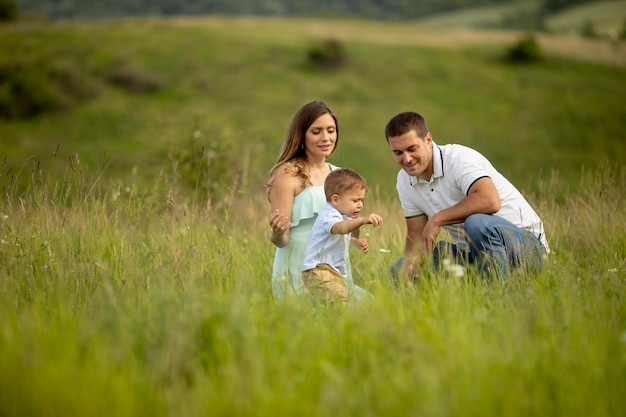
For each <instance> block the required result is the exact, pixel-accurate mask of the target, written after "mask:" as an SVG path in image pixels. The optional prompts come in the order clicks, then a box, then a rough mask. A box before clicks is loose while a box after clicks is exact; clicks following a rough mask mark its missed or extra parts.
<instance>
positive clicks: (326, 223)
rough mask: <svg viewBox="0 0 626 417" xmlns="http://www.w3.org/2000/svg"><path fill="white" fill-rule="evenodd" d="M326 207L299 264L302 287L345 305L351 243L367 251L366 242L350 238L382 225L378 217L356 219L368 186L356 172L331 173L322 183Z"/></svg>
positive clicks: (341, 170)
mask: <svg viewBox="0 0 626 417" xmlns="http://www.w3.org/2000/svg"><path fill="white" fill-rule="evenodd" d="M324 192H325V194H326V204H325V205H324V206H323V207H322V209H321V210H320V213H319V215H318V216H317V219H316V220H315V223H314V224H313V229H312V231H311V237H310V239H309V243H308V245H307V248H306V252H305V254H304V261H303V263H302V271H303V272H302V281H303V283H304V285H305V287H306V288H307V289H308V290H309V291H310V292H311V293H312V294H313V295H314V296H315V297H317V298H318V299H320V300H321V301H322V302H324V303H330V304H334V303H336V302H338V303H341V304H347V303H348V292H347V290H346V282H345V280H346V277H347V276H348V272H347V268H349V266H348V265H349V256H350V255H349V252H348V249H349V246H350V242H352V243H354V244H356V245H357V246H358V247H359V248H360V249H361V250H362V251H363V252H365V253H367V252H368V251H369V246H368V244H367V241H366V240H365V239H359V238H358V237H352V232H354V231H356V233H355V234H356V235H357V236H358V231H359V228H360V227H361V226H363V225H365V224H371V225H373V226H374V227H377V226H380V225H382V224H383V219H382V217H380V216H379V215H378V214H373V213H372V214H369V215H367V216H365V217H359V214H360V213H361V209H363V201H364V200H365V194H366V193H367V183H366V182H365V179H364V178H363V177H362V176H361V175H359V174H358V173H357V172H355V171H353V170H351V169H348V168H341V169H336V170H334V171H332V172H331V173H330V174H328V176H327V177H326V181H325V182H324Z"/></svg>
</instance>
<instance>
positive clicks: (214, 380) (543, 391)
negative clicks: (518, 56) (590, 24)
mask: <svg viewBox="0 0 626 417" xmlns="http://www.w3.org/2000/svg"><path fill="white" fill-rule="evenodd" d="M458 33H465V35H467V36H465V35H463V36H460V35H459V34H458ZM522 35H523V34H518V33H506V34H503V33H498V32H467V33H466V32H455V31H449V32H447V33H441V34H440V33H438V32H433V31H432V29H428V28H426V27H423V26H420V25H417V24H408V23H405V24H397V25H391V24H381V23H373V22H360V21H352V20H350V21H342V20H328V21H321V20H307V19H302V20H291V21H283V20H280V19H267V20H262V19H225V18H210V19H209V18H207V19H178V20H170V21H166V20H152V19H146V20H128V21H116V22H110V21H102V22H74V23H57V24H32V23H31V24H28V25H26V24H24V25H14V26H5V27H2V28H0V70H2V69H4V68H7V67H11V68H13V69H15V68H18V69H19V70H20V71H23V74H24V77H25V78H24V79H25V80H26V81H23V82H24V83H25V84H28V83H33V84H36V83H39V84H36V85H39V86H41V89H40V90H39V91H43V90H42V89H43V88H48V89H50V91H53V92H52V93H50V96H49V99H50V100H52V99H54V98H55V97H57V98H58V96H57V95H55V94H65V95H63V96H62V101H61V102H62V104H63V106H61V108H60V110H58V111H57V112H53V113H44V114H41V115H39V116H37V117H35V118H33V119H26V120H18V119H15V120H3V121H1V122H0V187H1V188H2V197H0V283H1V285H0V415H10V416H32V415H80V416H101V415H116V416H145V415H154V416H159V415H163V416H165V415H167V416H181V417H182V416H184V417H188V416H201V415H204V416H206V415H229V416H239V415H241V416H244V415H245V416H257V415H258V416H265V415H277V416H294V415H298V416H329V415H333V416H335V415H336V416H344V415H345V416H355V415H359V416H381V415H385V416H386V415H390V416H394V415H416V416H417V415H419V416H456V415H465V416H481V417H484V416H502V415H505V416H518V415H519V416H529V415H550V416H568V417H570V416H589V415H593V416H616V415H622V414H624V412H625V411H626V399H625V398H624V395H623V394H624V392H625V391H626V303H625V295H626V294H625V289H624V285H625V284H626V283H625V278H626V269H625V268H626V265H625V264H626V233H624V224H626V211H625V210H624V208H623V207H624V206H625V204H626V201H625V199H626V192H625V191H626V170H625V169H624V163H625V162H626V151H625V148H624V146H623V140H624V136H625V133H626V124H625V123H626V122H625V121H624V117H623V116H624V114H626V100H624V97H626V84H624V79H626V77H625V75H626V66H624V65H622V64H621V63H620V62H622V61H621V60H622V59H623V55H624V49H623V45H622V46H619V45H618V46H617V47H615V48H614V49H610V48H609V49H608V52H607V54H608V55H604V54H601V55H598V54H597V53H598V51H604V49H603V48H604V47H605V44H604V43H603V42H602V41H593V42H590V43H589V41H586V42H581V43H577V41H576V40H572V39H571V38H569V37H568V38H565V37H564V38H560V37H553V36H549V37H548V36H546V37H543V36H542V37H540V38H539V41H540V43H541V44H542V45H544V46H545V52H546V56H547V58H546V60H545V61H544V62H542V63H538V64H535V65H529V66H511V65H509V64H505V63H503V62H502V61H501V60H500V57H501V56H502V55H503V54H504V51H505V50H506V48H507V47H509V46H510V45H511V43H512V42H513V41H515V39H517V38H518V37H519V36H522ZM327 39H336V40H338V41H339V42H340V43H341V45H342V46H343V47H344V48H345V53H346V58H347V60H346V63H345V65H344V66H343V67H341V68H340V69H338V70H336V71H326V70H321V69H317V68H314V67H312V66H311V65H310V62H309V61H308V60H307V51H308V50H310V48H311V47H313V46H316V45H319V43H320V42H322V41H324V40H327ZM594 54H595V55H594ZM607 57H608V58H607ZM16 63H18V64H19V66H17V67H14V66H11V65H15V64H16ZM0 74H2V73H1V72H0ZM51 74H52V75H54V76H52V75H51ZM27 77H30V78H27ZM55 77H57V78H55ZM59 79H61V80H64V81H63V82H64V83H65V84H63V83H57V84H55V82H57V81H58V80H59ZM33 80H35V81H33ZM55 80H56V81H55ZM28 85H32V84H28ZM58 85H64V86H65V87H63V88H61V87H59V88H58V89H57V90H54V88H53V87H54V86H58ZM51 86H52V87H51ZM68 86H69V87H68ZM70 87H71V88H70ZM55 88H56V87H55ZM64 88H65V89H64ZM72 88H73V89H72ZM151 88H154V90H153V91H151V92H149V91H148V92H145V91H144V90H145V89H147V90H150V89H151ZM142 89H144V90H142ZM46 91H47V90H46ZM77 91H78V92H79V93H82V94H85V95H88V96H89V97H90V98H89V99H86V100H82V99H80V100H79V99H77V98H76V97H78V96H77V95H72V94H73V93H72V92H74V93H76V92H77ZM140 91H144V92H140ZM71 93H72V94H71ZM87 93H90V95H89V94H87ZM6 94H7V93H6V90H2V91H0V102H1V101H2V100H3V99H5V98H6V97H7V95H6ZM313 99H323V100H325V101H327V102H328V103H329V104H330V105H331V107H333V108H334V109H335V111H336V112H337V114H338V117H339V120H340V131H341V133H340V138H341V139H340V141H341V144H340V148H339V150H338V152H337V153H336V155H334V156H333V162H334V163H336V164H338V165H343V166H350V167H352V168H355V169H357V170H359V171H361V172H362V173H363V174H364V176H365V177H366V179H367V180H368V183H369V185H370V190H371V192H370V193H369V195H368V199H367V201H366V210H371V211H375V212H377V213H380V214H381V215H382V216H383V218H384V219H385V225H384V227H382V228H380V229H376V230H368V231H367V232H368V239H369V243H370V247H371V251H370V253H369V254H367V255H363V254H362V253H358V252H353V253H352V262H353V268H354V274H355V279H356V280H357V282H358V283H359V285H362V286H363V287H365V288H366V289H368V290H369V291H370V292H371V293H372V294H373V295H374V296H375V299H374V300H373V301H372V302H371V303H368V304H365V305H354V306H352V307H351V308H348V309H345V310H342V311H335V310H327V309H321V308H319V307H316V306H313V305H311V304H309V303H308V302H302V301H300V302H286V303H282V304H279V303H276V302H274V300H273V299H272V296H271V289H270V275H271V264H272V259H273V254H274V249H273V247H272V246H271V244H270V242H269V240H268V236H267V235H268V228H267V221H266V217H267V214H268V213H267V212H268V210H269V204H268V203H267V200H266V198H265V195H264V190H263V187H262V185H263V182H264V180H265V174H266V172H267V170H268V169H269V168H270V166H271V164H272V162H273V159H274V158H275V157H276V154H277V152H278V149H279V146H280V143H281V141H282V137H283V135H284V132H285V130H286V128H287V125H288V123H289V121H290V119H291V117H292V115H293V113H294V112H295V110H296V109H297V108H298V107H299V106H300V105H301V104H303V103H305V102H307V101H309V100H313ZM407 109H413V110H417V111H419V112H421V113H423V114H424V115H425V116H426V118H427V120H428V121H429V124H430V128H431V131H432V132H433V135H434V137H435V140H436V141H438V142H440V143H450V142H459V143H464V144H467V145H470V146H473V147H475V148H477V149H479V150H480V151H482V152H483V153H484V154H486V155H487V156H488V157H489V158H491V159H492V161H493V162H494V165H495V166H496V167H497V168H498V169H499V170H500V171H501V172H503V173H504V174H505V175H506V176H508V177H509V178H510V179H511V180H512V181H513V182H514V183H515V184H516V185H517V186H518V188H520V189H521V190H522V191H523V192H524V193H525V194H526V195H527V196H528V199H529V200H530V201H531V203H532V204H533V205H534V206H535V208H536V209H537V211H538V212H539V213H540V215H541V216H542V218H543V220H544V222H545V225H546V230H547V234H548V239H549V242H550V245H551V248H552V250H553V253H552V254H551V255H550V256H549V258H548V259H547V262H546V266H545V269H544V271H543V272H542V273H541V274H540V275H539V276H537V277H526V276H514V277H512V278H511V279H510V280H509V281H507V282H505V283H500V284H486V283H476V282H473V280H472V279H471V278H472V277H471V274H470V276H469V277H468V278H467V279H453V278H451V277H447V276H431V277H429V278H428V279H426V280H424V281H422V282H421V283H420V284H419V285H416V286H412V287H406V286H404V285H401V286H396V285H394V284H393V283H392V282H390V281H389V279H388V274H387V270H388V267H389V265H390V263H391V262H393V261H394V260H395V259H396V257H398V256H400V254H401V252H402V244H403V239H404V235H403V233H404V221H403V219H402V214H401V212H400V207H399V204H398V202H397V201H396V198H395V195H394V178H395V173H396V172H397V168H396V166H395V165H394V164H395V162H394V161H393V158H392V157H391V155H390V154H389V153H388V150H387V148H386V146H387V145H386V143H385V140H384V136H383V129H384V125H385V123H386V121H387V120H388V119H389V118H390V117H391V116H393V115H394V114H396V113H397V112H399V111H403V110H407Z"/></svg>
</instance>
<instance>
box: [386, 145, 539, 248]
mask: <svg viewBox="0 0 626 417" xmlns="http://www.w3.org/2000/svg"><path fill="white" fill-rule="evenodd" d="M484 177H489V178H491V180H492V181H493V183H494V184H495V186H496V189H497V190H498V194H499V195H500V200H501V207H500V210H499V211H498V212H497V213H495V215H496V216H500V217H502V218H504V219H506V220H508V221H510V222H511V223H513V224H515V225H516V226H518V227H520V228H522V229H526V230H528V231H530V232H531V233H532V234H534V235H535V236H536V237H537V238H538V239H539V240H540V241H541V244H542V245H543V247H544V248H545V250H546V252H549V251H550V249H549V248H548V242H547V240H546V237H545V233H544V229H543V222H542V221H541V219H540V218H539V216H538V215H537V213H535V210H533V208H532V207H531V206H530V204H529V203H528V202H527V201H526V199H525V198H524V196H522V194H521V193H520V192H519V191H518V190H517V188H515V186H513V184H511V183H510V182H509V181H508V180H507V179H506V178H505V177H504V176H503V175H502V174H500V173H499V172H498V171H497V170H496V169H495V168H494V167H493V166H492V165H491V163H490V162H489V160H487V158H485V157H484V156H483V155H482V154H480V153H479V152H477V151H475V150H474V149H471V148H468V147H467V146H463V145H456V144H453V145H442V146H438V145H437V144H435V142H433V176H432V177H431V179H430V181H424V180H422V179H420V178H419V177H416V176H410V175H409V174H407V172H406V171H405V170H403V169H401V170H400V172H398V179H397V183H396V189H397V191H398V196H399V198H400V204H401V205H402V209H403V210H404V216H405V217H406V218H409V217H415V216H419V215H422V214H425V215H426V216H428V217H432V216H434V215H435V213H437V212H439V211H441V210H443V209H446V208H448V207H451V206H453V205H455V204H457V203H458V202H459V201H461V200H462V199H464V198H465V197H466V196H467V193H468V192H469V189H470V187H471V186H472V184H474V183H475V182H476V181H478V180H479V179H481V178H484ZM444 228H445V229H446V230H447V231H448V232H450V235H451V236H452V238H453V239H454V240H455V241H457V242H459V241H461V240H464V239H463V224H462V223H461V224H454V225H449V226H444Z"/></svg>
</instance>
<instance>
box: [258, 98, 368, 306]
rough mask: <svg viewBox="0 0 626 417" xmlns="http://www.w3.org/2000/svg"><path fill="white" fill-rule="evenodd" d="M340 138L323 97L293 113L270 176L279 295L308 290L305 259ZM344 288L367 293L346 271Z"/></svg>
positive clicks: (275, 282)
mask: <svg viewBox="0 0 626 417" xmlns="http://www.w3.org/2000/svg"><path fill="white" fill-rule="evenodd" d="M338 140H339V126H338V124H337V117H336V116H335V114H334V113H333V111H332V110H331V109H330V108H329V107H328V106H327V105H326V104H325V103H323V102H321V101H312V102H310V103H307V104H305V105H304V106H303V107H301V108H300V110H298V112H297V113H296V114H295V116H294V118H293V120H292V121H291V125H290V126H289V130H288V131H287V135H286V136H285V141H284V143H283V147H282V150H281V152H280V156H279V157H278V160H277V161H276V163H275V164H274V166H273V167H272V169H271V170H270V174H269V180H268V181H267V184H266V186H267V191H268V198H269V201H270V204H271V215H270V217H269V225H270V227H271V234H270V240H271V241H272V243H273V244H274V245H276V247H277V249H276V256H275V257H274V267H273V271H272V292H273V294H274V296H275V297H276V298H278V299H281V300H282V299H283V298H285V297H286V296H287V295H288V294H295V295H305V294H308V291H307V290H306V288H305V287H304V284H303V283H302V261H303V259H304V251H305V248H306V244H307V242H308V240H309V236H310V234H311V228H312V227H313V223H314V222H315V219H316V218H317V214H318V213H319V210H320V208H321V207H322V206H323V205H324V204H325V203H326V196H325V194H324V180H325V179H326V176H327V175H328V174H329V173H330V172H331V171H332V170H334V169H337V168H338V167H336V166H334V165H332V164H329V163H328V162H326V158H328V157H329V156H330V155H332V153H333V152H334V151H335V149H336V147H337V143H338ZM346 287H347V288H348V291H349V294H350V295H352V296H353V297H355V298H356V299H361V298H363V297H366V296H367V292H366V291H365V290H363V289H362V288H360V287H357V286H356V285H354V283H353V281H352V273H351V271H350V270H348V279H347V280H346Z"/></svg>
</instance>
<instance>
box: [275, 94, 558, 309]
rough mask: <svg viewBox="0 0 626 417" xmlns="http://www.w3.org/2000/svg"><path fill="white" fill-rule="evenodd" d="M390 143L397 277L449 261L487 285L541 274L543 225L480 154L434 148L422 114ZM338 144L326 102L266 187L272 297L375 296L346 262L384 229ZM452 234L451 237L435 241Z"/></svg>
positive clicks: (307, 119)
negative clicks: (375, 230)
mask: <svg viewBox="0 0 626 417" xmlns="http://www.w3.org/2000/svg"><path fill="white" fill-rule="evenodd" d="M385 137H386V139H387V144H388V146H389V149H390V151H391V154H392V155H393V157H394V158H395V160H396V162H398V165H400V168H401V169H400V171H399V172H398V177H397V183H396V189H397V192H398V197H399V199H400V204H401V206H402V210H403V211H404V217H405V219H406V230H407V232H406V243H405V250H404V256H402V257H401V258H399V259H398V260H397V261H396V262H395V263H394V264H393V265H391V267H390V270H391V273H392V274H393V275H394V276H395V277H398V278H400V279H402V278H403V279H405V280H407V281H412V280H415V279H418V278H419V276H420V269H421V268H422V267H424V265H429V263H426V262H425V261H427V260H431V259H432V261H433V262H432V265H433V267H434V268H441V266H442V263H443V262H442V260H443V259H452V260H453V261H454V262H456V263H467V264H475V265H476V267H477V268H478V271H479V272H480V273H481V274H482V276H483V277H484V278H485V279H503V278H506V277H507V275H508V274H509V273H510V271H511V270H513V269H517V268H522V269H524V270H526V271H527V272H529V273H536V272H538V271H540V269H541V264H542V260H543V256H544V255H545V254H546V253H548V252H549V248H548V243H547V240H546V237H545V233H544V230H543V223H542V221H541V219H540V218H539V216H538V215H537V213H536V212H535V210H534V209H533V208H532V207H531V206H530V204H529V203H528V202H527V201H526V199H525V198H524V197H523V196H522V194H521V193H520V192H519V191H518V190H517V188H515V187H514V186H513V185H512V184H511V183H510V182H509V181H508V180H507V179H506V178H505V177H504V176H502V174H500V173H499V172H498V171H497V170H496V169H495V168H494V167H493V166H492V165H491V163H490V162H489V161H488V160H487V159H486V158H485V157H484V156H483V155H481V154H480V153H479V152H477V151H475V150H473V149H471V148H468V147H466V146H462V145H456V144H454V145H437V144H436V143H435V141H434V140H433V137H432V135H431V133H430V131H429V130H428V127H427V125H426V121H425V120H424V118H423V117H422V116H421V115H420V114H418V113H415V112H410V111H409V112H403V113H399V114H397V115H396V116H394V117H392V118H391V119H390V120H389V122H388V123H387V126H386V127H385ZM338 141H339V125H338V122H337V117H336V115H335V114H334V112H333V111H332V110H331V109H330V108H329V107H328V106H327V105H326V104H325V103H324V102H321V101H313V102H310V103H307V104H305V105H304V106H303V107H302V108H300V109H299V110H298V112H297V113H296V115H295V116H294V118H293V120H292V122H291V125H290V126H289V129H288V131H287V134H286V136H285V140H284V143H283V146H282V150H281V152H280V155H279V157H278V159H277V161H276V163H275V164H274V166H273V167H272V169H271V170H270V174H269V180H268V181H267V184H266V185H267V190H268V198H269V201H270V204H271V214H270V217H269V225H270V228H271V232H270V240H271V241H272V243H273V244H274V245H275V246H276V247H277V249H276V256H275V258H274V266H273V271H272V292H273V294H274V296H275V297H276V298H278V299H284V298H285V297H286V296H288V295H289V294H294V295H305V294H312V295H313V296H315V297H316V298H318V299H319V300H321V301H322V302H324V303H329V304H335V303H336V304H347V303H349V302H350V301H356V300H362V299H365V298H368V297H370V295H369V294H368V293H367V292H366V291H365V290H364V289H363V288H360V287H359V286H357V285H355V284H354V280H353V278H352V272H351V267H350V258H349V254H348V249H349V245H350V244H353V245H355V246H356V247H358V248H359V249H361V250H362V251H363V252H365V253H367V252H368V250H369V246H368V244H367V241H366V240H365V239H360V238H359V229H360V228H361V227H362V226H364V225H371V226H373V227H378V226H381V225H382V224H383V219H382V218H381V217H380V216H379V215H377V214H374V213H372V214H367V215H362V214H361V210H362V209H363V203H364V199H365V196H366V193H367V183H366V181H365V179H364V178H363V177H362V176H361V175H359V174H358V173H356V172H355V171H353V170H350V169H347V168H339V167H336V166H334V165H332V164H330V163H328V162H327V161H326V159H327V158H328V157H330V156H331V155H332V153H333V152H334V150H335V149H336V147H337V143H338ZM442 228H443V229H445V230H446V231H447V232H448V233H449V236H450V239H446V240H439V241H437V240H436V238H437V236H438V235H439V232H440V231H441V229H442Z"/></svg>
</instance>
